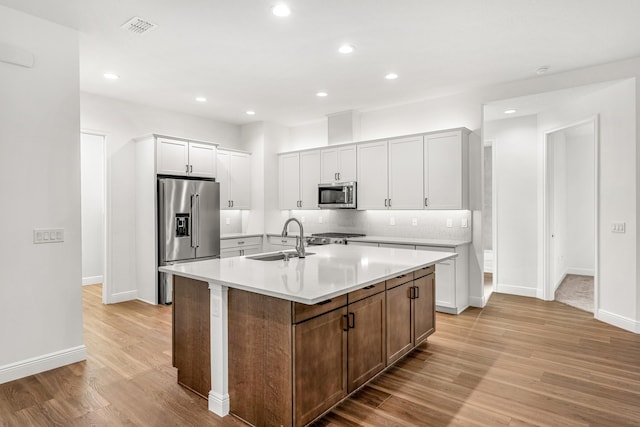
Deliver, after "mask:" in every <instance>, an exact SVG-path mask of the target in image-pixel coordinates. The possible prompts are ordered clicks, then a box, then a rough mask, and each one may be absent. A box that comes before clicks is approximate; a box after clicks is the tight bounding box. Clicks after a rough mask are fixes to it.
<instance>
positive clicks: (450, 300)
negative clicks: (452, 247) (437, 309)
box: [436, 259, 456, 308]
mask: <svg viewBox="0 0 640 427" xmlns="http://www.w3.org/2000/svg"><path fill="white" fill-rule="evenodd" d="M436 277H437V278H438V280H436V305H440V306H443V307H447V308H456V260H454V259H452V260H447V261H443V262H440V263H438V264H436Z"/></svg>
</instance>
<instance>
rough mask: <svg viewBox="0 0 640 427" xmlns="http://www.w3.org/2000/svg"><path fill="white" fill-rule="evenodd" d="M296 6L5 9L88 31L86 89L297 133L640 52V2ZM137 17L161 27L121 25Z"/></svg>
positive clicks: (78, 1)
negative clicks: (112, 75)
mask: <svg viewBox="0 0 640 427" xmlns="http://www.w3.org/2000/svg"><path fill="white" fill-rule="evenodd" d="M284 1H285V2H286V1H288V3H289V4H290V6H291V9H292V14H291V16H289V17H288V18H277V17H275V16H273V15H272V14H271V12H270V8H271V6H272V5H273V4H274V3H275V1H270V0H226V1H221V0H182V1H175V0H127V1H124V0H120V1H104V0H100V1H98V0H57V1H54V0H0V4H2V5H5V6H8V7H12V8H14V9H18V10H23V11H25V12H27V13H30V14H33V15H36V16H40V17H43V18H45V19H48V20H51V21H54V22H57V23H60V24H63V25H66V26H70V27H73V28H77V29H78V30H79V32H80V66H81V69H80V76H81V77H80V86H81V90H83V91H86V92H91V93H96V94H100V95H104V96H108V97H113V98H119V99H123V100H127V101H132V102H136V103H142V104H147V105H151V106H156V107H161V108H165V109H169V110H174V111H180V112H185V113H190V114H195V115H199V116H205V117H211V118H215V119H220V120H224V121H229V122H232V123H238V124H242V123H248V122H251V121H261V120H270V121H277V122H280V123H283V124H287V125H295V124H300V123H305V122H310V121H315V120H318V119H320V118H322V117H323V116H324V115H326V114H330V113H334V112H338V111H344V110H349V109H358V110H366V109H373V108H379V107H383V106H385V105H392V104H398V103H403V102H408V101H414V100H419V99H424V98H428V97H434V96H440V95H445V94H450V93H455V92H459V91H463V90H466V89H469V88H471V87H478V86H484V85H490V84H495V83H500V82H505V81H513V80H519V79H523V78H530V77H534V76H535V70H536V69H537V68H538V67H540V66H543V65H549V66H551V70H550V71H549V72H550V73H556V72H559V71H564V70H569V69H575V68H580V67H584V66H589V65H593V64H598V63H604V62H611V61H615V60H619V59H624V58H630V57H634V56H639V55H640V25H638V22H637V21H638V16H640V1H638V0H615V1H612V0H562V1H558V0H448V1H442V0H404V1H399V0H349V1H345V0H284ZM134 16H139V17H141V18H143V19H146V20H149V21H151V22H153V23H156V24H158V25H159V27H158V28H156V29H155V30H152V31H150V32H148V33H146V34H143V35H135V34H133V33H129V32H127V31H125V30H123V29H121V28H120V26H121V25H122V24H123V23H124V22H126V21H128V20H129V19H130V18H132V17H134ZM345 42H348V43H352V44H354V45H355V46H356V51H355V52H354V53H353V54H351V55H349V56H344V55H341V54H339V53H338V52H337V49H338V47H339V46H340V44H341V43H345ZM106 71H113V72H116V73H117V74H119V75H120V76H121V78H120V79H119V80H118V81H107V80H105V79H104V78H103V77H102V75H103V73H104V72H106ZM390 71H394V72H396V73H398V74H399V76H400V78H398V79H397V80H394V81H388V80H385V79H384V75H385V74H387V73H388V72H390ZM319 90H324V91H327V92H328V93H329V96H328V97H326V98H317V97H316V96H315V93H316V92H317V91H319ZM197 95H203V96H206V97H207V99H208V102H206V103H197V102H195V101H194V98H195V97H196V96H197ZM248 109H252V110H255V111H256V112H257V114H256V115H255V116H252V117H251V116H247V115H246V114H245V111H246V110H248Z"/></svg>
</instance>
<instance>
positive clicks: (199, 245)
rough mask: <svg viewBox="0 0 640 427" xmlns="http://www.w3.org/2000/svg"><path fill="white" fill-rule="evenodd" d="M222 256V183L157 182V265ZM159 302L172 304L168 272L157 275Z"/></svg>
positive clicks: (174, 180) (201, 181) (195, 181)
mask: <svg viewBox="0 0 640 427" xmlns="http://www.w3.org/2000/svg"><path fill="white" fill-rule="evenodd" d="M219 256H220V184H219V183H217V182H215V181H213V180H202V179H198V180H196V179H179V178H159V179H158V263H159V264H160V266H164V265H170V264H176V263H180V262H188V261H196V260H204V259H210V258H218V257H219ZM158 302H159V303H160V304H170V303H171V302H172V288H171V283H170V281H168V280H167V275H166V274H165V273H159V274H158Z"/></svg>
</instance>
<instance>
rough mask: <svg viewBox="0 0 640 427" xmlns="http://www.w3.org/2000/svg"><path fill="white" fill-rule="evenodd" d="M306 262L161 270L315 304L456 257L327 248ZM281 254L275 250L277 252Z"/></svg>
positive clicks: (230, 262)
mask: <svg viewBox="0 0 640 427" xmlns="http://www.w3.org/2000/svg"><path fill="white" fill-rule="evenodd" d="M307 252H308V253H314V254H313V255H308V256H307V257H306V258H304V259H298V258H291V259H290V260H289V261H287V262H285V261H282V260H279V261H258V260H253V259H250V257H234V258H226V259H212V260H205V261H196V262H187V263H183V264H174V265H170V266H165V267H160V271H162V272H164V273H170V274H175V275H179V276H184V277H189V278H191V279H195V280H200V281H204V282H208V283H214V284H217V285H221V286H226V287H230V288H235V289H241V290H245V291H249V292H254V293H257V294H261V295H268V296H272V297H276V298H282V299H285V300H289V301H295V302H300V303H303V304H316V303H318V302H321V301H325V300H327V299H329V298H333V297H336V296H340V295H344V294H346V293H348V292H350V291H353V290H356V289H360V288H363V287H365V286H368V285H371V284H375V283H378V282H381V281H384V280H386V279H390V278H393V277H396V276H399V275H402V274H405V273H408V272H410V271H413V270H416V269H418V268H423V267H426V266H429V265H433V264H435V263H438V262H440V261H444V260H447V259H450V258H454V257H456V256H457V254H455V253H448V252H430V251H414V250H405V249H390V248H371V247H363V246H355V245H352V246H349V245H323V246H312V247H309V248H307ZM275 253H277V252H275Z"/></svg>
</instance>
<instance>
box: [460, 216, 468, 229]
mask: <svg viewBox="0 0 640 427" xmlns="http://www.w3.org/2000/svg"><path fill="white" fill-rule="evenodd" d="M460 227H462V228H467V227H469V220H468V219H467V218H462V220H461V221H460Z"/></svg>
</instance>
